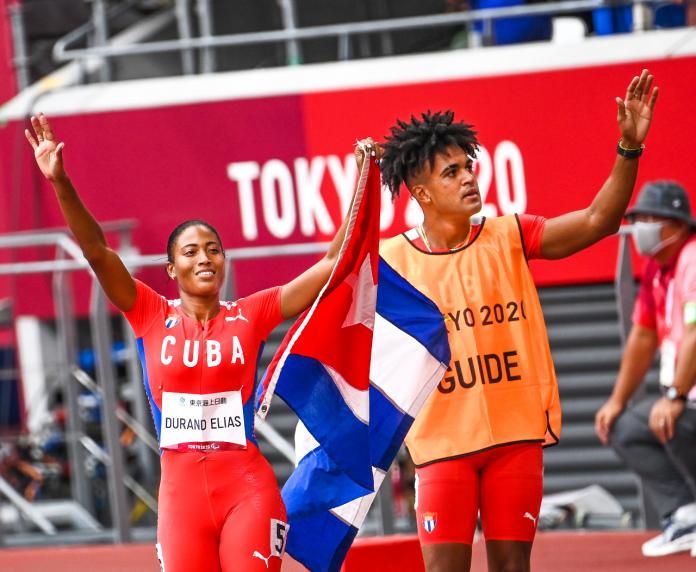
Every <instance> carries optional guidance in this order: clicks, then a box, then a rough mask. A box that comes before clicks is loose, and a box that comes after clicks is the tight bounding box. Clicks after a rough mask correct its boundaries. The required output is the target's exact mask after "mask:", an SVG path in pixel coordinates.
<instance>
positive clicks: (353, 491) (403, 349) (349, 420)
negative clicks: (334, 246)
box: [257, 160, 450, 572]
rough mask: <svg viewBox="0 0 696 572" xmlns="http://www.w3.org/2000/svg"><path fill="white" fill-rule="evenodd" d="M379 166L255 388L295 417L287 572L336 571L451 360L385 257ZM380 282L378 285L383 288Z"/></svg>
mask: <svg viewBox="0 0 696 572" xmlns="http://www.w3.org/2000/svg"><path fill="white" fill-rule="evenodd" d="M380 192H381V187H380V177H379V171H378V169H377V167H376V165H375V163H374V161H373V160H370V161H365V165H364V166H363V169H362V172H361V174H360V180H359V183H358V189H357V191H356V194H355V197H354V200H353V204H352V205H351V210H350V213H349V215H348V216H349V226H348V230H347V233H346V238H345V240H344V244H343V246H342V249H341V253H340V255H339V259H338V262H337V263H336V267H335V269H334V271H333V273H332V275H331V278H330V279H329V281H328V283H327V284H326V286H325V287H324V289H323V290H322V292H321V294H320V295H319V296H318V298H317V300H316V301H315V303H314V304H313V305H312V307H311V308H310V309H309V310H307V311H306V312H305V313H304V314H303V315H302V316H301V317H300V318H299V319H298V320H297V322H296V323H295V325H294V326H293V327H292V329H291V330H290V331H289V332H288V334H287V336H286V338H285V340H284V341H283V344H281V347H280V348H279V350H278V352H277V353H276V356H275V357H274V359H273V361H272V362H271V365H270V366H269V368H268V370H267V372H266V374H265V376H264V379H263V381H262V384H261V385H260V386H259V392H258V394H257V402H258V406H259V415H262V416H265V414H266V413H267V412H268V406H269V403H270V399H271V397H272V395H273V393H277V394H278V395H280V397H281V398H282V399H283V400H284V401H285V402H286V403H287V404H288V405H289V406H290V407H291V408H292V409H293V410H294V411H295V412H296V413H297V415H298V417H299V419H300V422H299V424H298V427H297V430H296V435H295V449H296V458H297V467H296V469H295V471H294V472H293V474H292V475H291V476H290V478H289V479H288V482H287V483H286V484H285V486H284V487H283V491H282V494H283V499H284V501H285V505H286V508H287V513H288V521H289V522H288V523H289V525H290V528H289V534H288V540H287V545H286V555H285V557H284V564H283V565H284V569H285V567H286V566H290V567H293V565H294V569H296V570H303V569H308V570H311V571H312V572H321V571H338V570H340V568H341V564H342V562H343V560H344V559H345V556H346V553H347V552H348V549H349V548H350V545H351V544H352V542H353V540H354V539H355V536H356V535H357V532H358V530H359V528H360V526H361V524H362V522H363V520H364V518H365V516H366V515H367V511H368V509H369V507H370V505H371V503H372V501H373V499H374V496H375V494H376V491H377V490H378V489H379V486H380V485H381V483H382V481H383V480H384V477H385V475H386V474H387V471H388V470H389V467H390V465H391V463H392V461H393V459H394V457H395V456H396V454H397V452H398V450H399V448H400V446H401V444H402V442H403V440H404V438H405V436H406V433H407V432H408V430H409V428H410V427H411V424H412V423H413V420H414V418H415V416H416V414H417V413H418V411H419V410H420V408H421V407H422V405H423V404H424V403H425V401H426V399H427V398H428V396H429V395H430V393H431V392H432V391H433V390H434V389H435V387H436V386H437V384H438V383H439V382H440V380H441V379H442V375H443V374H444V371H445V370H446V368H447V364H448V363H449V361H450V350H449V345H448V342H447V331H446V329H445V325H444V320H443V317H442V314H441V313H440V311H439V310H438V308H437V306H436V305H435V304H434V303H433V302H432V301H431V300H429V299H428V298H426V297H425V296H424V295H423V294H422V293H421V292H419V291H418V290H416V289H415V288H414V287H412V286H411V285H410V284H409V283H408V282H407V281H406V280H405V279H404V278H403V277H401V276H400V275H399V274H398V273H397V272H396V271H395V270H394V269H392V268H391V267H390V266H389V265H388V264H387V263H386V262H384V260H382V259H381V258H379V255H378V232H379V197H380ZM378 279H379V285H378Z"/></svg>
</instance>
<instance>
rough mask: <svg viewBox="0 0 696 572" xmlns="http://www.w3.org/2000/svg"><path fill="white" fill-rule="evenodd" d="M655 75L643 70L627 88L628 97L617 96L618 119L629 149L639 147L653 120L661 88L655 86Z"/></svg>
mask: <svg viewBox="0 0 696 572" xmlns="http://www.w3.org/2000/svg"><path fill="white" fill-rule="evenodd" d="M652 83H653V76H652V74H651V73H650V72H649V71H648V70H647V69H645V70H643V71H642V72H641V74H640V77H639V76H635V77H634V78H633V79H632V80H631V83H629V84H628V88H627V89H626V98H625V99H621V98H620V97H617V98H616V105H618V107H619V112H618V116H617V121H618V123H619V131H620V132H621V139H622V145H623V146H624V147H627V148H629V149H638V148H639V147H640V146H641V145H642V144H643V141H645V137H646V136H647V134H648V130H649V129H650V123H651V122H652V116H653V109H654V108H655V102H656V101H657V95H658V93H659V90H658V88H657V87H653V88H652V91H651V89H650V88H651V87H652Z"/></svg>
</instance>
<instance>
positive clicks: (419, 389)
mask: <svg viewBox="0 0 696 572" xmlns="http://www.w3.org/2000/svg"><path fill="white" fill-rule="evenodd" d="M444 370H445V367H444V366H443V365H442V364H441V363H440V362H439V361H438V360H437V359H435V358H434V357H433V356H432V354H431V353H430V352H429V351H428V350H427V349H426V348H425V347H424V346H423V345H421V343H420V342H419V341H418V340H416V339H415V338H413V337H411V336H410V335H408V334H407V333H406V332H404V331H403V330H401V329H399V328H397V327H396V326H395V325H394V324H392V323H391V322H389V321H388V320H385V319H384V318H383V317H382V316H380V315H379V314H376V315H375V333H374V337H373V339H372V359H371V362H370V381H371V382H372V383H373V384H374V385H375V386H377V387H378V388H379V389H380V391H382V393H384V395H386V396H387V397H388V398H389V399H390V400H391V402H392V403H394V405H396V406H397V407H398V408H399V409H401V410H402V411H404V412H406V413H408V414H409V415H410V416H411V417H415V416H416V414H417V413H418V411H420V409H421V407H422V406H423V403H425V400H426V399H427V398H428V396H429V395H430V393H431V392H432V390H433V383H435V384H437V383H439V382H440V380H441V379H442V375H443V373H444ZM405 373H406V374H407V375H408V376H411V379H417V380H418V383H417V384H415V386H414V384H412V383H409V382H408V380H407V379H404V374H405ZM425 380H427V382H424V381H425Z"/></svg>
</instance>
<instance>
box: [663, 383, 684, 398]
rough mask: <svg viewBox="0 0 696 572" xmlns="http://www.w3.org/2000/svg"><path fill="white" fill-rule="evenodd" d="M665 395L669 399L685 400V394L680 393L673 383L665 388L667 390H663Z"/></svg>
mask: <svg viewBox="0 0 696 572" xmlns="http://www.w3.org/2000/svg"><path fill="white" fill-rule="evenodd" d="M665 397H666V398H667V399H669V400H670V401H686V396H685V395H681V394H680V393H679V390H678V389H677V388H676V387H674V386H673V385H672V386H670V387H668V388H667V391H665Z"/></svg>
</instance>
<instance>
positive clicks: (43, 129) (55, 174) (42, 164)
mask: <svg viewBox="0 0 696 572" xmlns="http://www.w3.org/2000/svg"><path fill="white" fill-rule="evenodd" d="M31 126H32V128H33V130H34V135H35V136H36V137H34V135H32V134H31V131H29V129H25V130H24V135H25V136H26V138H27V141H29V144H30V145H31V146H32V148H33V149H34V157H35V158H36V164H37V165H38V166H39V169H41V172H42V173H43V176H44V177H46V178H47V179H48V180H49V181H56V180H58V179H61V178H63V177H65V169H64V168H63V147H64V146H65V144H64V143H62V142H61V143H57V142H56V137H55V135H54V134H53V131H52V130H51V126H50V124H49V123H48V118H47V117H46V116H45V115H44V114H43V113H39V114H38V116H37V117H34V116H32V118H31Z"/></svg>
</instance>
